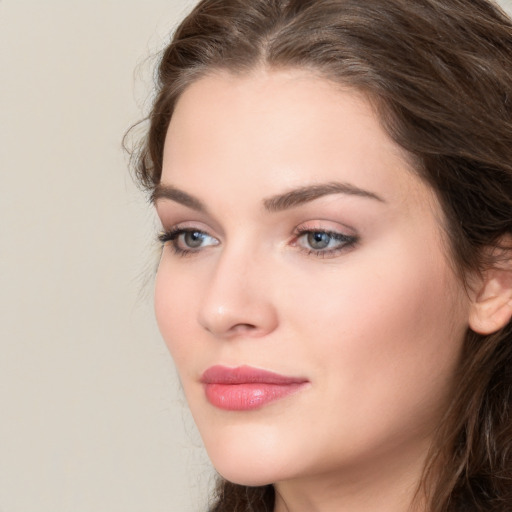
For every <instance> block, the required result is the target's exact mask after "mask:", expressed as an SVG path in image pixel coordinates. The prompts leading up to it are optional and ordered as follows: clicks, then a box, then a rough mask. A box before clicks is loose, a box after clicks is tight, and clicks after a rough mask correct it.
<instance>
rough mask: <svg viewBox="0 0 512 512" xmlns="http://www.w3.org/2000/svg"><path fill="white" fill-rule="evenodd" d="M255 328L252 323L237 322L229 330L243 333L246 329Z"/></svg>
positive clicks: (252, 329) (251, 329)
mask: <svg viewBox="0 0 512 512" xmlns="http://www.w3.org/2000/svg"><path fill="white" fill-rule="evenodd" d="M256 329H257V327H256V326H255V325H253V324H237V325H234V326H233V327H232V328H231V331H232V332H234V333H245V332H248V331H254V330H256Z"/></svg>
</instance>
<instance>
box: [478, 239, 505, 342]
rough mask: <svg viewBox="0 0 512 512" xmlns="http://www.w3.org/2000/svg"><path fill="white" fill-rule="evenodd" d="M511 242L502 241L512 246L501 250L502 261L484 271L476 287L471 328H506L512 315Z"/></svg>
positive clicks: (489, 330)
mask: <svg viewBox="0 0 512 512" xmlns="http://www.w3.org/2000/svg"><path fill="white" fill-rule="evenodd" d="M511 241H512V237H506V239H505V240H501V242H504V244H506V245H507V246H508V247H509V248H508V249H500V250H499V252H500V257H499V262H498V263H496V265H495V266H494V267H492V268H490V269H488V270H486V271H484V273H483V274H482V276H481V277H480V279H478V284H477V285H476V287H474V294H473V297H472V301H471V308H470V315H469V327H470V328H471V329H472V330H473V331H475V332H477V333H479V334H492V333H493V332H496V331H498V330H500V329H501V328H502V327H505V325H507V323H508V322H510V319H511V318H512V244H511ZM500 245H501V244H500ZM501 253H503V254H501Z"/></svg>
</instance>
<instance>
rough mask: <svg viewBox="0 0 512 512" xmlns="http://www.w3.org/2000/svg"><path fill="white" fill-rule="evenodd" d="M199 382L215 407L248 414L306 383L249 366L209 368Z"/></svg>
mask: <svg viewBox="0 0 512 512" xmlns="http://www.w3.org/2000/svg"><path fill="white" fill-rule="evenodd" d="M201 382H202V383H203V385H204V389H205V393H206V398H207V399H208V401H209V402H210V403H211V404H212V405H214V406H215V407H217V408H219V409H224V410H227V411H249V410H252V409H258V408H260V407H263V406H264V405H266V404H268V403H271V402H274V401H276V400H280V399H281V398H284V397H286V396H289V395H291V394H293V393H296V392H297V391H299V390H300V389H301V388H303V387H304V386H305V385H306V384H307V383H308V380H307V379H304V378H299V377H288V376H285V375H280V374H277V373H273V372H269V371H266V370H260V369H257V368H252V367H250V366H239V367H236V368H228V367H225V366H212V367H211V368H208V369H207V370H206V371H205V372H204V373H203V375H202V377H201Z"/></svg>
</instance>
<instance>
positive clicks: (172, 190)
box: [151, 183, 206, 213]
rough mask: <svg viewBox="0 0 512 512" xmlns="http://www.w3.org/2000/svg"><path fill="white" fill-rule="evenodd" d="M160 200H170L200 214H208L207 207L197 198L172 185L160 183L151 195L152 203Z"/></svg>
mask: <svg viewBox="0 0 512 512" xmlns="http://www.w3.org/2000/svg"><path fill="white" fill-rule="evenodd" d="M159 199H170V200H171V201H175V202H176V203H180V204H182V205H183V206H186V207H188V208H192V210H196V211H198V212H203V213H205V212H206V206H205V205H204V204H203V203H202V202H201V201H200V200H199V199H197V197H194V196H191V195H190V194H187V193H186V192H183V190H179V189H177V188H176V187H173V186H172V185H162V184H161V183H159V184H158V185H157V186H156V187H155V190H153V193H152V194H151V202H152V203H153V204H155V203H156V202H157V201H158V200H159Z"/></svg>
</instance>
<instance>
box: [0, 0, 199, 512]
mask: <svg viewBox="0 0 512 512" xmlns="http://www.w3.org/2000/svg"><path fill="white" fill-rule="evenodd" d="M192 3H194V2H192V1H187V0H151V1H147V0H87V1H85V0H84V1H75V0H49V1H40V0H1V1H0V52H1V53H0V344H1V355H0V511H2V512H64V511H72V512H75V511H76V512H121V511H122V512H149V511H151V512H160V511H169V512H174V511H176V512H178V511H179V512H182V511H184V512H187V511H192V510H204V509H205V507H204V505H203V506H202V504H204V498H203V497H204V496H205V493H206V490H207V484H208V474H209V468H208V465H207V463H206V462H205V457H204V456H203V455H202V449H201V448H199V446H200V442H199V438H198V436H197V434H196V432H195V430H194V427H193V424H192V421H191V420H190V418H189V416H188V413H187V410H186V406H185V405H184V403H183V399H182V396H181V393H180V389H179V384H178V382H177V380H176V378H175V375H174V369H173V365H172V362H171V359H170V357H169V355H168V353H167V349H166V348H165V346H164V344H163V342H162V341H161V339H160V335H159V333H158V331H157V328H156V326H155V322H154V320H153V309H152V297H151V296H152V277H153V273H154V269H155V264H156V261H157V260H156V258H157V250H156V248H155V244H153V239H154V235H155V233H156V231H155V224H154V221H153V217H152V212H151V209H150V208H149V206H148V204H147V203H146V200H145V197H144V195H143V194H142V193H140V192H139V191H138V190H136V189H135V187H134V185H133V183H132V181H131V178H130V176H129V173H128V170H127V159H126V156H125V155H124V154H123V151H122V150H121V139H122V136H123V133H124V132H125V130H126V129H127V128H128V127H129V126H130V125H131V124H132V123H134V122H136V121H137V120H139V119H140V118H141V117H142V115H143V111H144V110H145V109H144V107H145V102H146V101H147V98H148V96H149V94H150V92H151V88H152V67H153V65H154V63H155V59H154V58H151V57H152V56H153V55H154V54H155V53H156V52H157V50H159V49H160V48H161V47H162V45H163V44H164V42H165V41H166V40H167V38H168V34H169V33H170V31H171V30H172V29H173V27H174V26H175V25H176V23H177V22H178V20H179V19H181V18H182V17H183V16H184V14H185V13H187V12H188V11H189V10H190V7H191V5H192Z"/></svg>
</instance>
